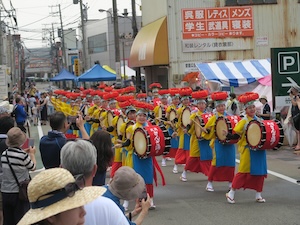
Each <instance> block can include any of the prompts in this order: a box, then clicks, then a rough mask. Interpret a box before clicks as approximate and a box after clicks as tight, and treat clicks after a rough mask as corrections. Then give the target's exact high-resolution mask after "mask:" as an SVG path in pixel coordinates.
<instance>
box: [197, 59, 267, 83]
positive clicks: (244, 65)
mask: <svg viewBox="0 0 300 225" xmlns="http://www.w3.org/2000/svg"><path fill="white" fill-rule="evenodd" d="M196 66H197V67H198V69H199V70H200V71H201V73H202V74H203V76H204V77H205V79H206V80H209V81H218V82H220V83H222V84H223V85H224V86H231V87H240V86H244V85H247V84H251V83H253V82H255V81H256V80H258V79H260V78H263V77H265V76H268V75H270V74H271V62H270V59H260V60H257V59H253V60H245V61H240V62H216V63H196Z"/></svg>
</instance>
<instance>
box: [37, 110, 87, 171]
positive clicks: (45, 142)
mask: <svg viewBox="0 0 300 225" xmlns="http://www.w3.org/2000/svg"><path fill="white" fill-rule="evenodd" d="M70 125H71V124H70V123H69V122H68V120H67V117H66V116H65V114H63V113H62V112H55V113H53V114H51V115H50V127H51V129H52V130H50V131H49V132H48V135H45V136H43V137H42V138H41V140H40V147H39V149H40V152H41V158H42V162H43V164H44V167H45V168H46V169H49V168H54V167H59V166H60V150H61V148H62V147H63V146H64V145H65V144H66V142H67V138H66V136H65V133H66V132H67V130H68V129H69V128H70ZM76 125H77V127H78V128H79V130H80V131H81V134H82V138H83V139H89V136H88V134H87V132H86V130H85V128H84V120H83V119H82V116H81V115H79V116H78V118H77V119H76Z"/></svg>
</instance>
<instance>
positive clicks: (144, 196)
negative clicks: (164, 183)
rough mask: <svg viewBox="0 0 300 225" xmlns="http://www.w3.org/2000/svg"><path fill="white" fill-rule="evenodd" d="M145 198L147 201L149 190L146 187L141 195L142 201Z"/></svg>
mask: <svg viewBox="0 0 300 225" xmlns="http://www.w3.org/2000/svg"><path fill="white" fill-rule="evenodd" d="M143 199H145V201H147V190H146V188H145V189H144V190H143V192H142V194H141V195H140V197H139V200H140V202H141V201H142V200H143Z"/></svg>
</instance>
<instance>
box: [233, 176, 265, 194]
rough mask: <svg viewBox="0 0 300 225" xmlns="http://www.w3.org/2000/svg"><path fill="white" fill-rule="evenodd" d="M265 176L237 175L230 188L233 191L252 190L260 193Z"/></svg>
mask: <svg viewBox="0 0 300 225" xmlns="http://www.w3.org/2000/svg"><path fill="white" fill-rule="evenodd" d="M266 177H267V175H257V176H255V175H251V174H250V173H237V174H236V175H235V176H234V178H233V181H232V188H234V189H240V188H244V189H253V190H256V191H257V192H262V190H263V186H264V180H265V178H266Z"/></svg>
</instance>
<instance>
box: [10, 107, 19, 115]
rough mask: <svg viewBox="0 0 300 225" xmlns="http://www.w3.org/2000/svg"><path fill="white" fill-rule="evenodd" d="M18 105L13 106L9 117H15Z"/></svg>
mask: <svg viewBox="0 0 300 225" xmlns="http://www.w3.org/2000/svg"><path fill="white" fill-rule="evenodd" d="M17 107H18V105H14V108H13V111H12V112H11V113H10V115H11V117H16V109H17Z"/></svg>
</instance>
